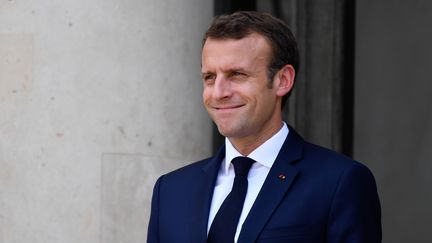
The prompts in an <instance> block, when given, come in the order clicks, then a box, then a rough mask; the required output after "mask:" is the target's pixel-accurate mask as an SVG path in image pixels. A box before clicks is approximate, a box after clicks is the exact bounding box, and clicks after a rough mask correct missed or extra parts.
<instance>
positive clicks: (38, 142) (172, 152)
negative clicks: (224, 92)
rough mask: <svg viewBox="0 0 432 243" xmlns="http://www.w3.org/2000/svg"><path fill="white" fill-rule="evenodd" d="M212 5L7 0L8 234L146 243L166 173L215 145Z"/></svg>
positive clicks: (2, 104)
mask: <svg viewBox="0 0 432 243" xmlns="http://www.w3.org/2000/svg"><path fill="white" fill-rule="evenodd" d="M212 6H213V1H210V0H205V1H203V0H188V1H175V0H168V1H150V0H145V1H143V0H132V1H121V0H91V1H88V0H87V1H85V0H67V1H64V0H62V1H59V0H54V1H42V0H34V1H15V0H10V1H1V2H0V134H1V139H0V242H20V243H24V242H32V243H39V242H40V243H51V242H52V243H57V242H63V243H76V242H103V243H110V242H145V238H146V231H147V222H148V212H149V200H150V196H151V190H152V186H153V183H154V181H155V179H156V178H157V177H158V176H159V175H161V174H162V173H165V172H167V171H169V170H172V169H174V168H177V167H180V166H182V165H185V164H187V163H189V162H191V161H194V160H197V159H200V158H203V157H206V156H209V155H210V153H211V139H210V138H211V122H210V120H209V118H208V117H207V114H206V112H205V110H204V109H203V108H202V105H201V91H202V84H201V80H200V53H201V37H202V34H203V32H204V30H205V28H206V27H207V26H208V24H209V23H210V20H211V17H212V15H213V7H212Z"/></svg>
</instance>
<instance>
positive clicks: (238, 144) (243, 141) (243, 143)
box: [228, 120, 283, 156]
mask: <svg viewBox="0 0 432 243" xmlns="http://www.w3.org/2000/svg"><path fill="white" fill-rule="evenodd" d="M282 126H283V123H282V120H281V121H280V122H279V123H278V125H276V124H275V125H274V126H270V127H268V128H264V129H263V130H262V131H261V132H260V133H259V134H257V135H253V136H247V137H242V138H234V137H229V138H228V139H229V141H230V142H231V144H232V145H233V146H234V148H235V149H236V150H237V151H238V152H239V153H240V154H242V155H243V156H248V155H249V154H250V153H252V151H254V150H255V149H256V148H258V147H259V146H261V145H262V144H263V143H265V142H266V141H267V140H269V139H270V138H271V137H272V136H273V135H275V134H276V133H277V132H279V130H280V129H281V128H282Z"/></svg>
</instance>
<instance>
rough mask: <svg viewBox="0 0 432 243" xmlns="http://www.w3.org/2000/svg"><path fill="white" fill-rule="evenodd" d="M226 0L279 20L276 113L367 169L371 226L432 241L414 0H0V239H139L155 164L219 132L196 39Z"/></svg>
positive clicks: (430, 9) (427, 85) (431, 168)
mask: <svg viewBox="0 0 432 243" xmlns="http://www.w3.org/2000/svg"><path fill="white" fill-rule="evenodd" d="M235 10H258V11H266V12H270V13H272V14H274V15H276V16H278V17H280V18H282V19H283V20H285V21H286V22H287V23H288V24H289V25H290V26H291V28H292V30H293V32H294V33H295V35H296V36H297V39H298V43H299V48H300V52H301V61H302V63H301V70H300V72H299V73H298V79H297V84H296V87H295V92H294V93H293V95H292V97H291V98H290V100H289V104H288V106H287V107H286V109H285V110H284V115H285V118H286V120H287V121H288V122H289V123H290V124H292V125H293V126H294V127H295V128H296V130H297V131H298V132H300V133H301V134H302V135H303V136H304V137H305V138H306V139H308V140H310V141H312V142H314V143H318V144H320V145H322V146H325V147H328V148H332V149H335V150H337V151H339V152H341V153H344V154H346V155H348V156H351V157H353V158H355V159H356V160H359V161H361V162H363V163H365V164H366V165H367V166H368V167H369V168H370V169H371V170H372V172H373V173H374V175H375V177H376V180H377V183H378V190H379V194H380V198H381V203H382V213H383V215H382V220H383V242H385V243H406V242H416V243H421V242H425V243H426V242H432V236H431V235H430V234H429V232H428V231H429V229H430V227H431V226H432V209H431V208H430V205H432V189H431V185H432V176H431V175H430V174H431V173H432V149H431V148H432V113H431V105H432V82H431V81H432V80H431V78H430V77H432V68H431V63H432V62H431V61H432V48H431V47H430V43H432V28H430V23H432V14H431V13H432V2H431V1H427V0H412V1H401V0H386V1H384V0H374V1H372V0H363V1H349V0H321V1H312V0H285V1H284V0H279V1H278V0H251V1H238V0H237V1H235V0H183V1H175V0H164V1H157V0H129V1H121V0H87V1H84V0H73V1H72V0H52V1H43V0H33V1H29V0H0V242H1V243H27V242H32V243H57V242H62V243H76V242H91V243H93V242H94V243H119V242H127V243H134V242H145V239H146V233H147V224H148V217H149V205H150V197H151V193H152V187H153V184H154V182H155V180H156V178H157V177H159V176H160V175H161V174H163V173H166V172H168V171H170V170H173V169H175V168H178V167H180V166H182V165H185V164H188V163H190V162H192V161H195V160H198V159H201V158H204V157H208V156H210V155H211V154H212V153H213V151H214V150H215V148H217V147H218V146H219V145H220V143H221V138H220V136H218V134H217V132H215V129H214V127H213V125H212V123H211V121H210V119H209V118H208V117H207V114H206V112H205V110H204V108H203V107H202V105H201V91H202V83H201V80H200V55H201V39H202V35H203V33H204V31H205V30H206V28H207V27H208V25H209V24H210V22H211V19H212V17H213V16H214V15H217V14H222V13H230V12H233V11H235Z"/></svg>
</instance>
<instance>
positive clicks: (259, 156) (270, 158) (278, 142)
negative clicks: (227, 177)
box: [223, 122, 289, 174]
mask: <svg viewBox="0 0 432 243" xmlns="http://www.w3.org/2000/svg"><path fill="white" fill-rule="evenodd" d="M288 133H289V129H288V126H287V125H286V123H285V122H283V125H282V128H281V129H280V130H279V131H278V132H277V133H276V134H274V135H273V136H272V137H271V138H269V139H268V140H267V141H265V142H264V143H263V144H261V145H260V146H259V147H258V148H256V149H255V150H254V151H252V152H251V153H250V154H249V155H248V156H247V157H249V158H251V159H253V160H255V161H256V162H258V163H259V164H261V165H263V166H265V167H267V168H271V167H272V165H273V163H274V161H275V160H276V157H277V155H278V154H279V151H280V149H281V148H282V145H283V143H284V142H285V139H286V137H287V136H288ZM238 156H243V155H242V154H240V153H239V152H238V151H237V150H236V149H235V148H234V146H233V145H232V143H231V142H230V141H229V139H228V138H225V161H224V165H223V171H224V173H225V174H227V173H228V171H229V167H230V164H231V160H232V159H234V158H235V157H238Z"/></svg>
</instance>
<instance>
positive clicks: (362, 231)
mask: <svg viewBox="0 0 432 243" xmlns="http://www.w3.org/2000/svg"><path fill="white" fill-rule="evenodd" d="M328 220H329V222H328V234H327V237H328V242H329V243H379V242H381V237H382V236H381V235H382V233H381V207H380V202H379V198H378V193H377V188H376V183H375V179H374V177H373V175H372V173H371V172H370V170H369V169H368V168H367V167H366V166H364V165H362V164H359V163H355V164H354V165H352V166H351V167H349V168H347V169H345V171H344V172H343V173H342V175H341V177H340V179H339V183H338V186H337V188H336V191H335V192H334V196H333V200H332V205H331V210H330V214H329V218H328Z"/></svg>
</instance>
